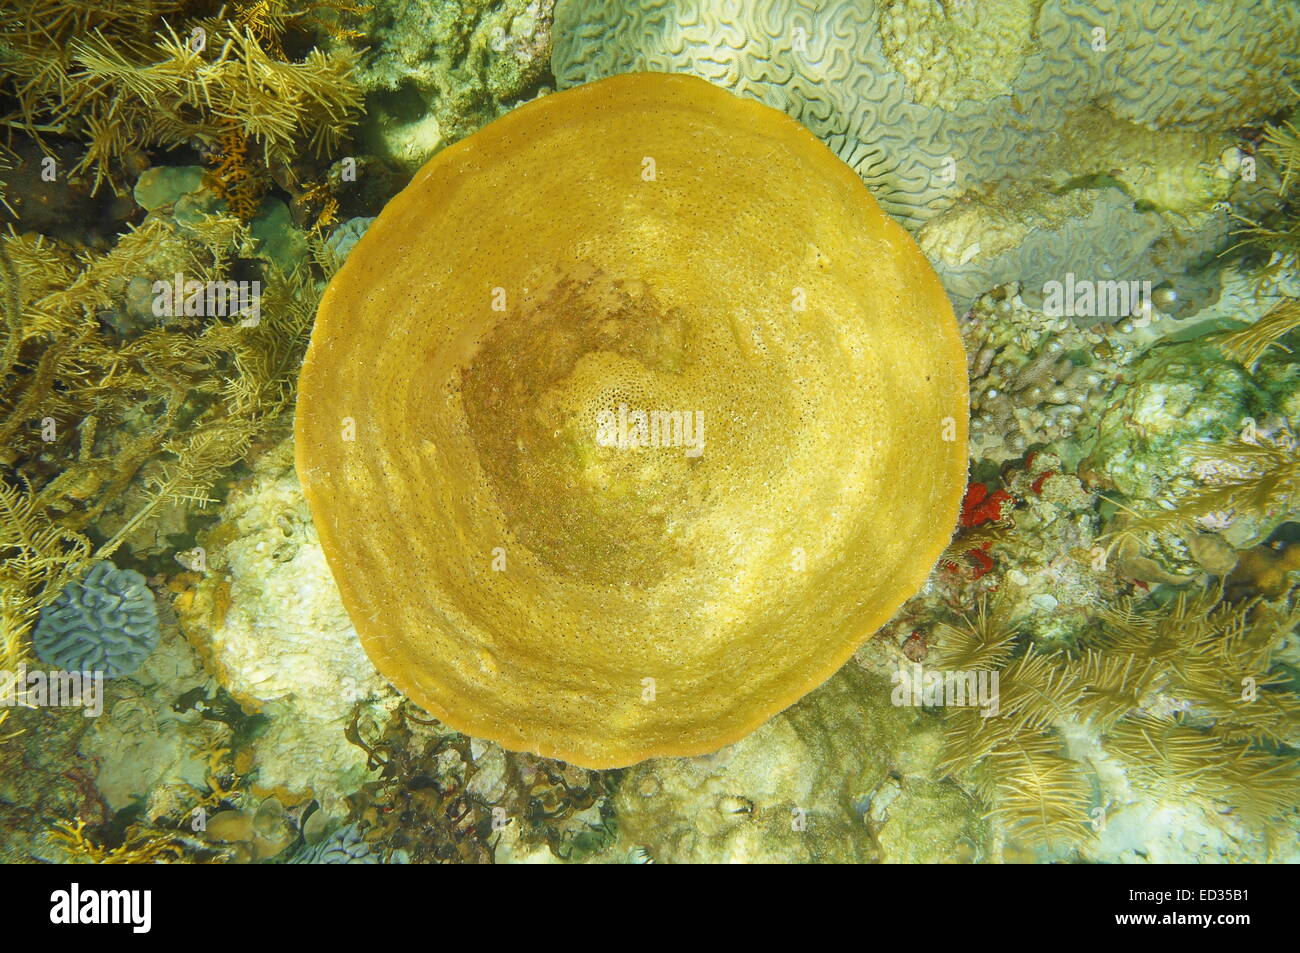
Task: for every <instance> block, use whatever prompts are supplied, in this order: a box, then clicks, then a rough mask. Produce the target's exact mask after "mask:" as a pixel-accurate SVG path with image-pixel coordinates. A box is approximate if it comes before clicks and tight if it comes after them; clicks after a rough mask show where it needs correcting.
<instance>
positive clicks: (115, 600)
mask: <svg viewBox="0 0 1300 953" xmlns="http://www.w3.org/2000/svg"><path fill="white" fill-rule="evenodd" d="M157 645H158V608H157V606H156V605H155V604H154V600H153V593H152V592H150V591H149V588H148V587H147V586H146V585H145V582H144V576H142V575H140V574H139V573H138V572H135V571H134V570H131V569H118V568H117V567H116V566H114V565H113V564H112V563H111V562H107V561H103V562H98V563H95V565H94V566H92V567H91V569H90V572H89V573H87V574H86V577H85V578H84V579H82V580H81V581H80V582H73V583H69V584H68V586H67V588H65V589H64V590H63V592H61V593H59V596H58V598H57V599H55V600H54V602H52V603H51V604H50V605H48V606H46V607H45V609H43V610H42V611H41V614H40V617H39V618H38V619H37V620H36V626H35V628H34V629H33V630H32V648H33V649H35V651H36V655H37V657H39V658H40V660H41V661H42V662H45V663H46V664H47V665H57V666H58V667H59V668H61V669H63V670H64V671H67V672H102V673H103V674H104V677H105V678H117V677H118V676H119V675H130V674H131V673H132V672H134V671H135V670H136V669H137V668H139V667H140V663H141V662H143V661H144V660H145V659H146V658H148V657H149V653H150V652H152V651H153V650H154V648H155V647H156V646H157Z"/></svg>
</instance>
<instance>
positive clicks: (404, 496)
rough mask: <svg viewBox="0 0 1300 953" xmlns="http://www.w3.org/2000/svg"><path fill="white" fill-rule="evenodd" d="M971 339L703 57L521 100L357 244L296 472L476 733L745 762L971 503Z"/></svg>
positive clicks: (443, 158) (430, 171)
mask: <svg viewBox="0 0 1300 953" xmlns="http://www.w3.org/2000/svg"><path fill="white" fill-rule="evenodd" d="M965 369H966V362H965V357H964V354H963V352H962V347H961V342H960V339H959V336H958V333H957V328H956V323H955V321H954V318H953V314H952V309H951V307H950V306H949V304H948V302H947V299H946V297H945V295H944V293H943V290H942V288H941V287H940V285H939V281H938V279H937V278H936V276H935V274H934V272H933V271H932V270H931V268H930V266H929V265H928V263H927V262H926V261H925V259H924V257H923V256H922V255H921V253H920V251H919V250H918V249H917V247H916V245H915V244H914V243H913V242H912V240H911V239H910V238H909V237H908V236H907V234H906V233H905V232H904V231H903V230H902V228H900V227H899V226H898V225H897V224H895V223H894V222H893V221H892V220H890V219H889V218H888V217H887V216H886V215H885V214H884V213H883V212H882V211H881V210H880V208H879V207H878V206H877V204H876V203H875V201H874V200H873V199H872V198H871V196H870V195H869V194H868V192H867V190H866V188H865V187H864V186H863V184H862V182H861V181H860V180H859V179H858V177H857V176H856V175H855V174H854V173H853V172H852V170H850V169H849V168H848V167H847V166H845V165H844V164H843V163H842V162H841V161H840V160H839V159H837V158H836V157H835V156H834V155H833V154H832V153H831V152H830V151H829V150H828V149H827V148H826V146H824V145H823V144H822V143H820V142H819V141H818V140H817V139H816V138H815V137H814V136H813V135H811V134H810V133H809V132H808V131H807V130H805V129H804V128H803V127H801V126H800V125H799V124H798V123H796V122H794V121H793V120H791V119H789V118H788V117H786V116H784V115H782V114H781V113H779V112H777V111H775V110H773V109H770V108H768V107H766V106H763V105H760V104H758V103H755V102H750V101H746V100H742V99H739V98H737V97H735V96H732V95H731V94H729V93H727V92H724V91H722V90H720V89H718V88H716V87H714V86H711V85H710V84H708V83H706V82H704V81H702V80H699V79H694V78H690V77H685V76H671V75H664V74H654V73H642V74H634V75H627V76H618V77H614V78H611V79H607V80H602V81H600V82H597V83H592V84H590V85H588V86H583V87H579V88H576V89H573V90H569V91H566V92H563V93H558V94H555V95H550V96H546V97H544V98H543V99H541V100H538V101H536V102H533V103H530V104H528V105H525V106H522V107H520V108H519V109H516V110H515V111H513V112H511V113H510V114H508V115H507V116H505V117H504V118H502V119H500V120H498V121H497V122H495V123H493V124H492V125H490V126H488V127H486V128H485V129H483V130H482V131H480V132H478V133H477V134H475V135H474V136H471V137H470V138H469V139H466V140H464V141H463V142H461V143H458V144H457V145H454V146H452V147H450V148H448V149H446V150H445V151H443V152H442V153H440V154H439V155H438V156H436V157H435V158H434V159H432V160H431V161H430V162H429V163H428V164H427V165H426V166H425V167H424V168H423V169H422V170H421V171H420V172H419V173H418V174H417V175H416V176H415V178H414V180H413V181H412V182H411V184H410V185H409V186H408V187H407V188H406V189H405V191H403V192H402V193H401V194H400V195H398V196H397V197H396V198H394V199H393V200H392V202H390V203H389V205H388V206H387V207H386V208H385V209H384V210H383V212H382V213H381V215H380V216H379V218H378V219H377V220H376V221H375V222H374V224H373V225H372V226H371V227H370V229H369V231H368V232H367V233H366V235H365V237H364V238H362V240H361V241H360V243H359V244H358V245H357V246H356V248H355V249H354V250H353V251H352V253H351V255H350V256H349V258H348V260H347V262H346V264H345V265H344V266H343V268H342V269H341V270H340V271H339V273H338V274H337V275H336V276H335V278H334V280H333V281H332V282H331V284H330V286H329V288H328V289H327V290H326V292H325V296H324V298H323V299H322V301H321V305H320V310H319V313H318V315H317V320H316V326H315V329H314V331H313V335H312V342H311V347H310V349H309V351H308V354H307V358H306V361H305V363H304V366H303V371H302V377H301V381H300V389H299V402H298V410H297V421H296V440H297V456H298V472H299V475H300V477H301V479H302V482H303V486H304V489H305V491H306V494H307V499H308V501H309V503H310V505H311V509H312V514H313V518H314V520H315V522H316V525H317V528H318V529H319V532H320V538H321V542H322V544H323V546H324V549H325V554H326V556H327V558H328V561H329V564H330V568H331V570H332V572H333V574H334V577H335V580H336V581H337V583H338V585H339V588H340V590H341V592H342V595H343V600H344V603H345V604H346V606H347V607H348V611H349V613H350V614H351V616H352V619H353V621H354V623H355V624H356V627H357V630H358V632H359V633H360V635H361V639H362V641H363V643H364V645H365V647H366V651H367V652H368V653H369V655H370V657H371V658H372V659H373V660H374V662H375V664H376V666H378V668H379V669H380V671H381V672H383V673H384V674H385V675H386V676H387V677H388V678H389V679H390V680H391V681H392V682H393V683H394V684H395V685H396V686H397V687H398V688H399V689H401V690H402V691H403V692H405V693H406V694H407V695H409V696H410V697H411V698H412V699H414V700H415V701H416V702H418V703H420V704H421V705H423V706H424V707H425V708H427V709H428V710H429V711H430V712H431V713H432V714H434V715H435V716H437V717H438V718H440V719H442V720H444V721H446V722H447V723H449V724H450V725H452V726H454V727H456V728H458V729H460V730H462V731H465V732H467V733H470V734H474V735H478V736H481V737H485V738H489V739H492V740H495V741H497V742H500V743H501V744H503V745H505V746H506V747H508V748H514V749H525V750H529V751H534V752H538V753H540V754H543V755H547V756H551V757H558V758H563V759H565V760H568V761H572V762H575V763H577V764H580V765H584V766H588V767H611V766H617V765H624V764H628V763H631V762H635V761H638V760H640V759H643V758H647V757H652V756H656V755H687V754H696V753H701V752H706V751H711V750H714V749H716V748H718V747H720V746H721V745H723V744H726V743H728V742H730V741H734V740H736V739H738V738H740V737H742V736H743V735H745V734H746V733H748V732H749V731H751V730H753V729H754V728H755V727H757V726H758V725H759V724H761V723H762V722H763V721H764V720H765V719H767V718H768V717H769V716H771V715H772V714H774V713H775V712H777V711H780V710H781V709H782V708H784V707H786V706H787V705H789V704H791V703H792V702H794V701H796V700H797V699H798V698H799V697H800V696H802V695H803V694H805V693H806V692H808V691H810V690H811V689H813V688H815V687H816V686H817V685H819V684H820V683H821V682H822V681H824V680H825V679H826V678H827V677H828V676H829V675H831V674H832V673H833V672H834V671H835V670H836V668H838V667H839V666H840V665H841V664H843V662H844V661H845V660H846V659H847V658H848V657H849V656H850V655H851V654H852V652H853V651H854V649H855V648H856V647H857V646H858V645H859V644H861V643H862V642H863V641H864V640H865V639H866V638H868V637H869V636H870V635H871V634H872V633H873V632H875V631H876V629H877V628H878V627H879V626H880V625H882V624H883V623H884V622H886V621H887V620H888V619H889V618H890V616H891V615H893V613H894V612H895V611H896V610H897V609H898V607H899V605H900V604H901V603H902V602H903V601H904V600H905V599H907V598H908V597H909V596H911V595H912V594H913V593H915V592H916V591H917V589H919V588H920V586H921V585H922V583H923V582H924V581H925V579H926V576H927V575H928V573H929V571H930V569H931V568H932V567H933V565H934V563H935V561H936V559H937V558H938V556H939V553H940V552H941V551H942V550H943V548H944V547H945V545H946V544H947V543H948V541H949V538H950V536H951V533H952V530H953V528H954V525H955V523H956V518H957V511H958V504H959V500H960V497H961V493H962V489H963V486H964V481H965V467H966V421H967V397H966V376H965Z"/></svg>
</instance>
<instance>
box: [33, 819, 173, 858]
mask: <svg viewBox="0 0 1300 953" xmlns="http://www.w3.org/2000/svg"><path fill="white" fill-rule="evenodd" d="M50 840H51V841H52V842H54V843H55V844H58V845H59V846H60V847H62V848H63V850H64V851H65V852H66V853H67V854H68V856H69V857H71V858H74V859H75V860H76V861H80V862H82V863H89V864H159V863H169V862H175V861H178V860H181V859H182V858H183V857H184V848H183V846H182V845H181V844H180V843H179V842H178V840H177V838H176V837H175V835H170V836H169V835H167V834H166V833H159V832H156V831H145V832H138V833H133V834H132V835H130V836H129V837H128V838H127V839H126V840H124V841H123V842H122V843H121V844H118V845H116V846H114V847H109V846H106V845H105V844H102V843H100V842H98V841H96V840H94V839H93V838H91V837H90V836H88V835H87V834H86V822H85V821H84V820H82V819H80V818H78V819H77V820H76V821H60V822H58V823H56V824H55V825H54V827H53V828H51V830H50Z"/></svg>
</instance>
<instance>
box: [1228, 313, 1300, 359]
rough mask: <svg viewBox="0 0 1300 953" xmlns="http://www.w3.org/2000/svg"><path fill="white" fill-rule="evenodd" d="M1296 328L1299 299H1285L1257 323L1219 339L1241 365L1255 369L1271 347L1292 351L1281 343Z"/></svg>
mask: <svg viewBox="0 0 1300 953" xmlns="http://www.w3.org/2000/svg"><path fill="white" fill-rule="evenodd" d="M1297 327H1300V299H1297V298H1283V299H1282V300H1281V301H1279V302H1278V303H1277V304H1275V305H1273V307H1271V308H1270V309H1269V310H1268V312H1267V313H1266V314H1265V315H1264V316H1263V317H1262V318H1260V319H1259V320H1258V321H1256V322H1255V323H1254V324H1248V325H1246V326H1245V327H1244V328H1241V329H1239V330H1235V331H1228V332H1226V333H1224V334H1223V335H1222V336H1221V337H1220V338H1219V347H1220V348H1222V349H1223V353H1224V354H1226V355H1228V357H1230V358H1232V359H1233V360H1234V361H1236V362H1237V363H1238V364H1240V365H1241V366H1242V367H1245V368H1248V369H1249V370H1254V369H1255V366H1256V365H1257V364H1259V359H1260V358H1261V357H1263V356H1264V352H1265V351H1267V350H1268V349H1269V348H1270V347H1274V346H1276V347H1281V348H1282V349H1283V350H1285V351H1287V352H1288V353H1290V349H1289V348H1287V347H1285V346H1284V345H1282V344H1281V343H1280V342H1281V340H1282V338H1284V337H1286V336H1287V335H1288V334H1290V333H1291V332H1292V331H1294V330H1295V329H1296V328H1297Z"/></svg>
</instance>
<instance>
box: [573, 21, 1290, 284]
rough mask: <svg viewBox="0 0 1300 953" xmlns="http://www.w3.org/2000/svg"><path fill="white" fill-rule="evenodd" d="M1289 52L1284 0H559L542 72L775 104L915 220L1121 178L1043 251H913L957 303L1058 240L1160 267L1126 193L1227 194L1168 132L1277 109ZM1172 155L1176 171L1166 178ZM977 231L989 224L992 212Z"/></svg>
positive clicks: (1208, 199)
mask: <svg viewBox="0 0 1300 953" xmlns="http://www.w3.org/2000/svg"><path fill="white" fill-rule="evenodd" d="M1297 49H1300V5H1297V4H1295V3H1294V2H1292V0H1251V2H1234V3H1219V2H1214V0H1172V2H1171V0H1087V2H1084V0H980V2H978V3H976V2H967V0H943V2H935V0H829V2H820V0H756V2H752V3H744V4H741V3H734V2H723V0H558V3H557V4H556V9H555V24H554V46H553V51H552V56H551V66H552V70H553V72H554V74H555V77H556V80H557V82H558V85H559V87H560V88H561V89H563V88H566V87H568V86H572V85H576V84H579V83H585V82H590V81H591V80H594V79H599V78H601V77H604V76H611V75H615V74H618V73H622V72H629V71H635V70H647V69H649V70H658V71H663V72H673V73H690V74H694V75H697V76H702V77H704V78H705V79H708V80H711V81H712V82H714V83H716V84H718V85H720V86H723V87H725V88H727V89H730V90H732V91H733V92H735V93H738V94H740V95H743V96H746V97H749V98H753V99H757V100H758V101H760V102H763V103H766V104H767V105H769V106H772V107H774V108H777V109H780V110H782V111H784V112H786V113H788V114H789V115H791V116H793V117H795V118H796V119H798V120H799V121H800V122H802V123H803V124H804V125H805V126H807V127H808V128H809V129H810V130H812V131H813V132H814V133H815V134H816V135H817V136H818V137H819V138H821V139H822V141H824V142H825V143H826V144H827V145H829V146H830V147H831V148H832V149H834V151H835V152H836V154H837V155H839V156H840V158H842V159H843V160H844V161H845V162H847V163H848V164H849V165H851V166H852V167H853V168H854V169H855V170H857V172H858V173H859V175H861V176H862V178H863V180H864V181H865V182H866V183H867V184H868V185H869V186H870V187H871V190H872V193H873V195H874V196H875V197H876V199H877V200H878V201H879V202H880V203H881V205H883V206H884V208H885V210H886V211H888V212H889V213H890V214H891V215H893V216H895V217H896V218H898V219H899V220H900V221H902V222H903V223H904V224H905V225H907V226H908V227H909V228H911V229H913V230H915V229H917V228H919V227H920V226H922V225H924V224H925V223H927V222H935V221H937V220H938V219H939V218H940V217H941V216H942V215H943V213H944V212H945V211H947V210H948V209H950V208H952V207H953V206H954V204H955V203H957V202H958V201H959V200H962V199H968V198H971V197H974V198H976V199H979V198H981V197H983V196H985V195H986V193H987V191H988V190H989V188H990V187H992V186H995V185H996V184H998V183H999V182H1003V181H1005V180H1011V181H1012V182H1013V183H1014V184H1015V185H1017V186H1028V185H1032V186H1033V187H1034V188H1035V189H1037V190H1039V191H1043V192H1054V191H1056V190H1057V189H1058V188H1059V187H1060V186H1061V185H1062V184H1063V183H1066V182H1072V181H1073V182H1079V181H1084V180H1086V179H1088V178H1089V177H1092V176H1105V175H1109V176H1112V177H1114V176H1116V175H1117V174H1118V177H1119V178H1120V179H1121V180H1122V181H1123V185H1124V188H1125V191H1127V192H1128V194H1129V195H1130V196H1132V198H1133V202H1131V203H1130V205H1129V207H1128V208H1127V209H1107V210H1106V211H1105V212H1104V214H1098V215H1094V216H1091V217H1089V218H1088V220H1087V221H1084V222H1082V223H1081V224H1079V225H1078V226H1077V227H1076V225H1075V222H1074V221H1073V220H1069V219H1067V220H1064V221H1063V222H1061V223H1060V227H1059V228H1054V229H1051V230H1048V231H1047V232H1044V233H1043V234H1042V235H1037V234H1035V235H1026V236H1025V242H1026V243H1027V244H1033V243H1034V242H1035V241H1036V240H1037V239H1038V238H1039V237H1042V238H1044V239H1045V241H1047V242H1048V243H1049V244H1051V245H1052V246H1053V247H1052V248H1049V249H1041V250H1040V249H1032V248H1031V249H1028V250H1027V251H1026V252H1025V253H1024V254H1019V253H1015V252H1007V253H1005V254H1001V255H993V254H990V253H989V251H988V249H987V248H983V249H981V241H980V239H982V238H988V237H992V238H994V239H996V237H997V236H996V234H995V235H993V236H982V235H979V234H977V235H976V240H975V241H974V242H972V243H971V244H970V245H968V246H967V247H965V248H963V249H960V250H959V251H958V252H957V253H956V255H955V256H950V255H948V254H943V253H939V254H935V253H933V252H932V251H931V249H930V247H929V246H928V245H926V246H925V247H926V249H927V251H928V252H931V260H932V261H934V262H935V266H936V268H937V269H938V270H939V273H940V275H941V276H942V278H943V280H944V283H945V286H946V287H948V289H949V291H950V293H951V295H952V298H953V301H954V302H955V303H956V305H957V306H958V308H965V307H966V306H967V305H968V304H969V302H970V299H971V297H972V295H973V294H979V293H982V292H983V291H986V290H988V289H989V288H991V287H993V286H994V285H998V284H1002V283H1004V282H1007V281H1011V280H1016V279H1020V280H1021V281H1022V286H1025V285H1027V281H1025V280H1024V276H1023V275H1022V274H1020V273H1019V272H1018V271H1017V268H1018V266H1020V265H1021V264H1028V265H1029V266H1030V267H1031V268H1032V266H1033V265H1035V264H1037V263H1040V262H1042V261H1051V260H1052V253H1053V252H1054V251H1055V250H1056V249H1059V248H1061V247H1067V248H1070V249H1071V250H1072V251H1073V253H1074V255H1073V257H1074V258H1076V259H1082V260H1085V261H1088V262H1096V263H1097V266H1096V267H1097V268H1099V269H1100V270H1101V271H1102V272H1106V273H1111V272H1113V273H1128V274H1131V275H1133V276H1134V277H1143V278H1149V277H1153V274H1161V272H1154V273H1153V272H1152V271H1150V270H1149V269H1150V267H1151V265H1152V261H1151V260H1150V259H1147V258H1143V257H1142V256H1141V254H1136V255H1135V254H1133V253H1132V249H1133V245H1134V242H1135V239H1134V233H1143V234H1146V236H1147V241H1148V244H1149V243H1150V241H1151V232H1150V229H1149V225H1150V223H1151V221H1152V220H1153V219H1155V220H1156V221H1157V224H1161V223H1159V220H1158V219H1156V217H1155V216H1152V215H1149V214H1146V213H1144V212H1142V211H1139V210H1135V209H1134V208H1133V205H1134V204H1139V203H1138V200H1141V203H1140V204H1139V208H1141V207H1143V206H1144V205H1146V204H1147V203H1149V202H1150V201H1151V200H1153V199H1154V200H1156V201H1157V202H1158V201H1160V200H1164V199H1167V200H1170V201H1173V202H1174V203H1175V204H1176V205H1182V204H1185V203H1186V199H1185V197H1184V196H1183V195H1182V194H1180V193H1178V192H1177V191H1174V192H1171V191H1170V190H1169V189H1168V188H1165V189H1160V188H1159V186H1161V185H1167V184H1168V182H1167V181H1166V180H1168V179H1171V178H1172V179H1176V180H1178V181H1176V182H1174V183H1173V184H1176V185H1179V186H1182V185H1183V184H1187V185H1188V186H1190V187H1191V188H1192V191H1193V192H1194V194H1195V195H1196V197H1197V199H1198V200H1201V205H1200V206H1199V207H1198V208H1197V209H1196V210H1195V211H1199V212H1203V211H1204V210H1208V209H1209V208H1210V207H1211V205H1212V204H1213V202H1214V201H1215V199H1216V198H1219V197H1222V196H1208V195H1204V194H1202V193H1204V192H1205V191H1206V189H1205V186H1204V183H1203V182H1200V181H1189V182H1187V183H1183V182H1182V179H1184V178H1185V177H1186V176H1185V175H1184V174H1182V173H1183V172H1184V170H1183V169H1182V167H1181V163H1175V162H1171V161H1170V159H1169V157H1170V156H1172V155H1174V154H1178V155H1182V154H1184V153H1187V152H1189V148H1188V146H1187V143H1186V142H1184V141H1182V140H1180V139H1179V138H1178V137H1179V136H1183V137H1186V136H1187V135H1188V134H1190V133H1195V134H1197V135H1198V136H1201V137H1202V139H1203V140H1204V141H1206V142H1211V141H1214V140H1213V137H1211V136H1207V135H1205V134H1209V133H1216V132H1217V133H1225V132H1227V131H1229V130H1231V129H1232V128H1234V127H1237V126H1240V125H1244V124H1246V123H1248V122H1251V121H1258V120H1260V119H1262V118H1264V117H1266V116H1268V115H1270V114H1271V113H1273V112H1275V111H1276V110H1279V109H1282V108H1286V107H1288V106H1289V104H1290V103H1291V102H1292V95H1291V92H1290V88H1289V84H1288V79H1289V78H1294V76H1295V72H1296V66H1297V63H1298V62H1300V56H1298V55H1297ZM1161 137H1163V138H1161ZM1138 140H1142V141H1143V146H1142V148H1141V149H1140V150H1138V155H1137V156H1136V157H1132V158H1133V160H1134V161H1132V162H1130V163H1128V164H1127V165H1126V164H1124V163H1118V164H1120V165H1121V168H1120V169H1118V170H1117V169H1116V165H1117V157H1116V151H1117V150H1116V142H1117V141H1118V142H1119V143H1120V144H1123V143H1125V142H1135V141H1138ZM1147 140H1149V141H1147ZM1225 144H1226V143H1224V142H1219V143H1218V144H1217V149H1219V150H1222V148H1223V147H1224V145H1225ZM1130 151H1131V150H1130ZM1171 165H1173V166H1175V167H1177V169H1178V172H1179V173H1180V174H1178V175H1175V176H1169V175H1167V174H1165V173H1164V172H1163V171H1162V170H1164V169H1167V168H1168V167H1169V166H1171ZM1022 191H1024V190H1022ZM1153 192H1154V193H1155V194H1152V193H1153ZM1103 201H1104V202H1106V203H1108V202H1109V199H1105V200H1103ZM1007 211H1009V212H1010V213H1011V214H1012V215H1016V214H1018V212H1019V210H1018V209H1015V208H1012V209H1008V210H1007ZM1177 211H1178V212H1180V213H1184V214H1185V213H1187V212H1189V211H1193V210H1189V209H1186V208H1178V209H1177ZM1180 224H1181V223H1180V222H1179V221H1178V220H1177V219H1175V220H1173V221H1172V222H1170V223H1168V226H1167V227H1164V228H1163V231H1165V232H1168V231H1169V230H1170V228H1171V227H1172V229H1173V230H1174V231H1177V229H1178V228H1179V227H1180ZM990 228H991V229H992V230H993V231H994V232H995V233H996V232H997V231H998V230H999V229H1000V228H1001V224H1000V223H999V222H998V221H997V220H996V216H995V220H994V221H993V222H992V223H991V224H990ZM983 244H987V242H984V243H983ZM1143 250H1144V249H1138V252H1139V253H1140V252H1142V251H1143ZM981 251H982V254H981ZM971 255H978V256H979V257H977V258H976V259H975V260H974V261H972V258H971ZM1194 257H1195V255H1192V254H1190V253H1189V254H1188V255H1185V256H1180V257H1178V258H1176V259H1172V260H1171V259H1168V258H1167V257H1166V258H1165V259H1164V261H1163V262H1162V264H1164V265H1166V266H1168V267H1169V268H1170V269H1173V270H1168V271H1165V272H1163V274H1164V275H1165V276H1167V277H1172V276H1173V274H1176V273H1177V271H1178V270H1180V269H1183V268H1185V267H1188V265H1189V260H1185V259H1191V258H1194ZM1135 268H1142V269H1148V270H1145V271H1142V272H1140V273H1138V272H1134V271H1132V269H1135ZM1061 270H1064V269H1059V270H1058V273H1056V274H1054V275H1053V277H1056V278H1059V277H1060V274H1059V271H1061ZM1089 273H1091V269H1090V272H1089ZM1094 277H1104V276H1103V275H1101V274H1098V275H1095V276H1094Z"/></svg>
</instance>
